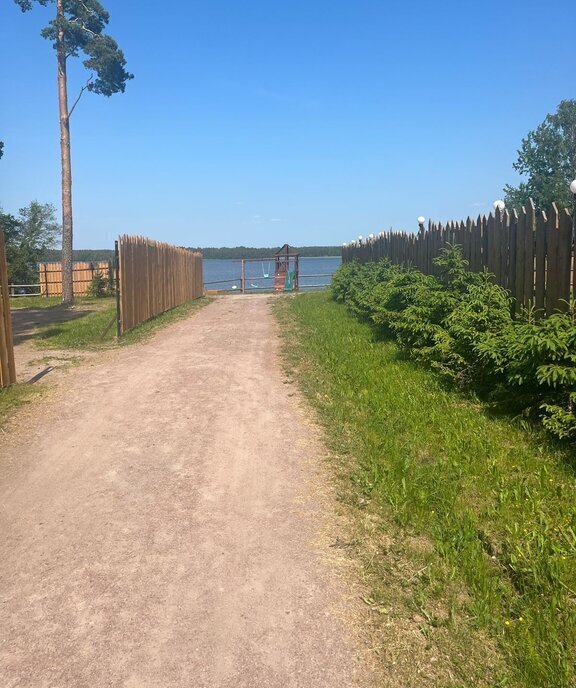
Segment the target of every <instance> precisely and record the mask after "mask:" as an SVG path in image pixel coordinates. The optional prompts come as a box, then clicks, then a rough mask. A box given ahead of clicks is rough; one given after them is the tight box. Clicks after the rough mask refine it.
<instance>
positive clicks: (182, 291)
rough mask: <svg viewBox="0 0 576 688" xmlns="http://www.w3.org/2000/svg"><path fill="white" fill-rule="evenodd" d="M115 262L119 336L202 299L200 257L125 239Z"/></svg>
mask: <svg viewBox="0 0 576 688" xmlns="http://www.w3.org/2000/svg"><path fill="white" fill-rule="evenodd" d="M118 261H119V267H120V271H119V282H120V298H119V301H120V304H119V305H120V313H119V325H120V327H119V330H120V334H123V333H124V332H127V331H128V330H131V329H132V328H133V327H136V325H139V324H140V323H142V322H144V321H146V320H149V319H150V318H153V317H154V316H155V315H160V313H164V311H167V310H170V309H171V308H175V307H176V306H180V305H181V304H183V303H186V302H187V301H191V300H192V299H199V298H200V297H201V296H202V295H203V291H202V254H201V253H194V252H192V251H188V250H187V249H185V248H178V247H177V246H170V245H169V244H163V243H160V242H157V241H152V240H151V239H145V238H144V237H139V236H125V235H124V236H121V237H120V238H119V239H118Z"/></svg>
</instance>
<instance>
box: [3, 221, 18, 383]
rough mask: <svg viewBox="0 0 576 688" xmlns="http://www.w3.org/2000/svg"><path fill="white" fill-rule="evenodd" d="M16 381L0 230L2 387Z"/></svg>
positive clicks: (4, 257)
mask: <svg viewBox="0 0 576 688" xmlns="http://www.w3.org/2000/svg"><path fill="white" fill-rule="evenodd" d="M15 382H16V366H15V364H14V337H13V336H12V315H11V313H10V293H9V291H8V265H7V263H6V247H5V244H4V233H3V232H2V230H0V387H9V386H10V385H13V384H14V383H15Z"/></svg>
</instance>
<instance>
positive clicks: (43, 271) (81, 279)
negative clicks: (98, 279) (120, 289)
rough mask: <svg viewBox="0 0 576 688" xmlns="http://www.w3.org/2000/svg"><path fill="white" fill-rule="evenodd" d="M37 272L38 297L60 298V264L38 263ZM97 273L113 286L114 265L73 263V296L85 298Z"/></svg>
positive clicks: (106, 262)
mask: <svg viewBox="0 0 576 688" xmlns="http://www.w3.org/2000/svg"><path fill="white" fill-rule="evenodd" d="M39 270H40V279H39V283H40V295H41V296H62V263H40V265H39ZM98 272H100V273H101V274H102V276H103V277H104V279H105V280H110V284H112V285H113V284H114V264H113V263H112V262H111V261H107V260H103V261H96V262H91V263H88V262H86V263H81V262H75V263H74V264H73V266H72V275H73V279H74V296H85V295H86V294H87V293H88V289H89V287H90V283H91V282H92V279H93V277H94V275H96V274H97V273H98Z"/></svg>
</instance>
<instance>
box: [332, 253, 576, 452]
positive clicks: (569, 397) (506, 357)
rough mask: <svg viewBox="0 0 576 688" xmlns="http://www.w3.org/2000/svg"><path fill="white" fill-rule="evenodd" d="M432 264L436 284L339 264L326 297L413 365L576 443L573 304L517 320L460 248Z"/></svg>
mask: <svg viewBox="0 0 576 688" xmlns="http://www.w3.org/2000/svg"><path fill="white" fill-rule="evenodd" d="M434 263H435V266H436V272H437V276H432V275H424V274H422V273H421V272H419V271H417V270H414V269H413V268H410V267H402V266H397V265H391V264H390V263H389V262H388V261H387V260H382V261H379V262H373V263H367V264H365V265H359V264H358V263H348V264H344V265H342V267H341V268H339V270H338V271H337V273H336V275H335V276H334V281H333V284H332V296H333V298H334V299H335V300H336V301H339V302H340V303H344V304H346V305H347V306H348V308H350V310H351V311H353V312H354V313H355V314H356V315H357V316H359V317H361V318H362V319H368V320H370V321H371V322H373V323H374V325H375V326H376V327H377V329H378V330H379V332H380V333H381V334H382V335H383V336H385V337H389V338H393V339H395V340H396V342H397V343H398V345H399V346H400V348H401V349H402V350H403V351H404V352H405V353H406V354H408V355H409V356H411V357H412V358H414V359H416V360H418V361H421V362H422V363H424V364H426V365H428V366H430V367H431V368H433V369H435V370H437V371H439V372H440V373H442V374H443V375H445V376H446V377H448V378H450V379H451V380H453V381H454V382H456V383H457V384H459V385H463V386H468V387H471V388H473V389H475V390H477V391H479V392H481V393H483V394H485V395H488V396H489V397H491V398H492V399H493V400H494V401H497V402H498V403H500V404H503V405H504V406H505V407H507V408H508V410H510V411H513V412H516V413H518V412H521V413H523V414H524V415H527V416H533V417H537V418H539V419H540V420H541V421H542V423H543V425H544V427H545V428H546V429H547V430H549V431H550V432H552V433H553V434H554V435H556V436H557V437H559V438H562V439H567V438H569V439H576V414H575V410H576V305H575V304H574V303H572V304H570V309H569V311H568V312H567V313H556V314H554V315H552V316H550V317H548V318H540V319H536V318H535V314H534V312H527V313H524V314H523V315H522V316H521V317H520V318H518V319H514V318H513V317H512V310H513V309H512V306H513V302H512V299H511V298H510V296H509V294H508V292H507V291H506V290H504V289H503V288H502V287H500V286H498V285H496V284H494V283H493V282H492V281H491V276H490V275H489V274H488V273H486V272H485V273H482V274H477V273H473V272H470V271H469V270H468V264H467V262H466V261H465V260H464V258H463V257H462V252H461V249H460V247H459V246H452V245H448V246H447V247H446V248H444V249H443V250H442V251H441V252H440V255H439V256H438V258H436V259H435V261H434Z"/></svg>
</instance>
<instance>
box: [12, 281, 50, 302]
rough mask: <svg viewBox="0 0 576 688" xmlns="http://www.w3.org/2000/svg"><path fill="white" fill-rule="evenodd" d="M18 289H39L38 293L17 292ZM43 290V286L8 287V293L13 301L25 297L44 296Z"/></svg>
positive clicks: (20, 285)
mask: <svg viewBox="0 0 576 688" xmlns="http://www.w3.org/2000/svg"><path fill="white" fill-rule="evenodd" d="M18 289H37V291H36V292H34V293H30V292H22V291H17V290H18ZM41 290H42V285H41V284H9V285H8V293H9V294H10V298H12V299H16V298H23V297H25V296H42V293H41Z"/></svg>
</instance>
